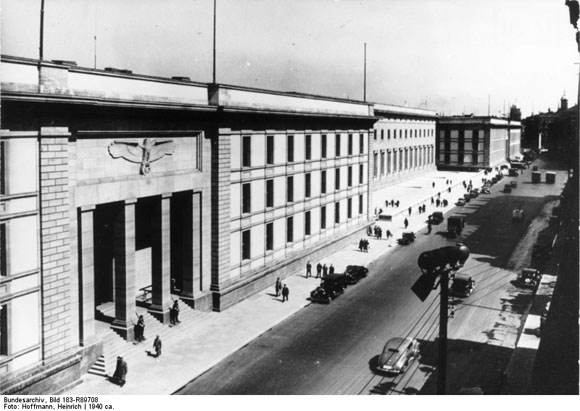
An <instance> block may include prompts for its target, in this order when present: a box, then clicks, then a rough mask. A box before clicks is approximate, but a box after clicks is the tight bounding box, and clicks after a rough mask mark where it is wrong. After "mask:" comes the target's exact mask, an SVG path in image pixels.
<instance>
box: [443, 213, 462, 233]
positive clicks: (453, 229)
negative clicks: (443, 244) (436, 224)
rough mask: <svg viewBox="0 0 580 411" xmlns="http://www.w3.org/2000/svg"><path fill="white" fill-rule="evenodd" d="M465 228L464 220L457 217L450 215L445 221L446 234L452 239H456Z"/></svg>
mask: <svg viewBox="0 0 580 411" xmlns="http://www.w3.org/2000/svg"><path fill="white" fill-rule="evenodd" d="M463 227H465V218H463V217H461V216H457V215H452V216H450V217H449V218H448V219H447V234H448V235H450V236H452V237H457V236H458V235H460V234H461V232H462V231H463Z"/></svg>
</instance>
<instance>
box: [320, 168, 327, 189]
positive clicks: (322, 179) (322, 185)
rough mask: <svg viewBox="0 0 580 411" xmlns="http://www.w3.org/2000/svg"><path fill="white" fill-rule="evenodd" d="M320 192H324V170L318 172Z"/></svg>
mask: <svg viewBox="0 0 580 411" xmlns="http://www.w3.org/2000/svg"><path fill="white" fill-rule="evenodd" d="M320 192H321V193H322V194H326V170H323V171H322V172H321V173H320Z"/></svg>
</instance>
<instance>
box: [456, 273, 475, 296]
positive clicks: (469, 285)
mask: <svg viewBox="0 0 580 411" xmlns="http://www.w3.org/2000/svg"><path fill="white" fill-rule="evenodd" d="M474 288H475V281H474V280H473V278H471V276H470V275H468V274H462V273H460V274H455V276H454V277H453V282H452V283H451V295H452V296H454V297H460V298H467V297H469V296H470V295H471V293H472V292H473V289H474Z"/></svg>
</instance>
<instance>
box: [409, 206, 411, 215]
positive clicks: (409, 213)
mask: <svg viewBox="0 0 580 411" xmlns="http://www.w3.org/2000/svg"><path fill="white" fill-rule="evenodd" d="M409 215H411V207H409Z"/></svg>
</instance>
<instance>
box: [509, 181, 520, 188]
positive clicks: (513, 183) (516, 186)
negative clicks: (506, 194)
mask: <svg viewBox="0 0 580 411" xmlns="http://www.w3.org/2000/svg"><path fill="white" fill-rule="evenodd" d="M510 184H511V186H512V188H518V182H517V181H512V182H511V183H510Z"/></svg>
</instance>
